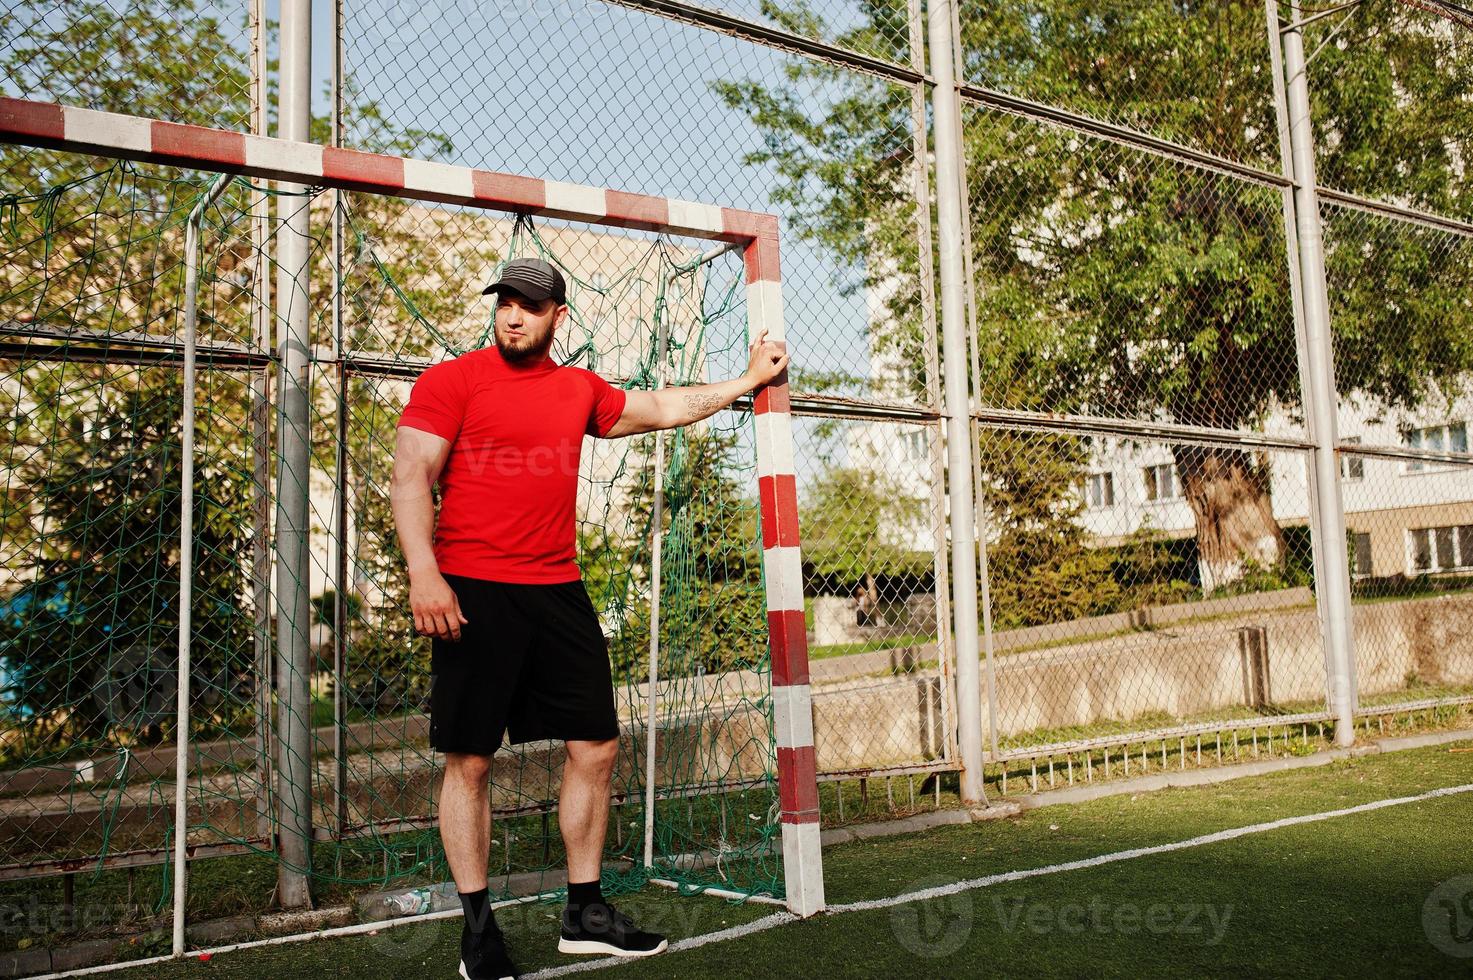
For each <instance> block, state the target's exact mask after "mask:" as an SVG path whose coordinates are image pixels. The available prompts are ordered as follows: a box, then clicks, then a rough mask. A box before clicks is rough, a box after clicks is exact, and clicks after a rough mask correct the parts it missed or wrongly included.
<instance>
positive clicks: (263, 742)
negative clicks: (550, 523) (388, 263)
mask: <svg viewBox="0 0 1473 980" xmlns="http://www.w3.org/2000/svg"><path fill="white" fill-rule="evenodd" d="M250 18H251V134H252V135H254V136H265V135H266V88H267V86H266V71H267V68H266V4H265V2H264V0H252V2H251V7H250ZM250 200H251V251H252V253H253V255H254V256H255V269H254V271H253V273H252V276H251V343H252V344H253V345H254V346H255V348H256V349H257V350H259V351H266V350H269V349H270V346H271V322H272V321H271V283H270V279H269V276H270V275H271V262H270V256H269V254H268V253H269V242H270V239H271V231H270V222H271V204H270V199H269V198H268V197H267V195H266V194H265V193H264V192H263V191H257V190H252V191H251V196H250ZM250 419H251V421H250V425H251V483H252V487H251V489H252V493H251V613H252V623H251V625H252V627H253V632H254V635H253V637H252V641H253V648H252V655H253V663H254V664H255V670H256V697H255V711H256V766H257V773H258V776H257V778H258V780H259V783H258V786H259V791H258V796H257V798H256V806H257V811H256V833H257V835H258V836H260V837H263V838H265V839H266V841H267V843H268V845H269V846H271V847H272V848H273V849H274V848H275V846H276V833H275V827H274V824H273V822H272V820H271V808H272V803H271V801H272V798H273V795H274V786H275V781H274V779H273V777H272V770H273V768H274V766H273V764H272V761H271V694H272V688H273V686H274V685H273V684H272V683H271V676H272V670H271V659H272V651H271V610H270V606H271V503H270V502H271V373H270V371H269V370H267V369H265V368H262V369H261V370H258V371H252V372H251V414H250Z"/></svg>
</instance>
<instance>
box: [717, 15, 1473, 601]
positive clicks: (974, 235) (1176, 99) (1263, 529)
mask: <svg viewBox="0 0 1473 980" xmlns="http://www.w3.org/2000/svg"><path fill="white" fill-rule="evenodd" d="M769 6H770V7H771V10H770V12H771V13H772V14H773V15H774V16H777V17H778V18H779V19H786V20H787V22H788V23H789V25H790V26H792V25H797V24H799V23H801V22H802V21H803V18H808V17H812V16H813V15H812V14H811V12H810V11H809V10H808V8H807V7H806V6H803V5H797V6H791V7H785V8H781V9H778V8H776V7H775V6H773V5H769ZM864 9H865V11H866V12H867V14H868V16H869V18H870V19H869V21H868V22H867V23H864V24H863V25H862V26H860V27H858V28H855V37H858V38H861V39H862V41H863V43H864V44H869V45H873V43H875V40H876V37H877V36H884V35H882V34H881V35H877V34H876V32H875V24H876V23H877V18H880V17H881V16H882V14H883V5H882V4H874V5H871V6H867V7H865V8H864ZM1349 16H1350V18H1351V21H1350V27H1349V29H1347V30H1346V31H1344V32H1343V34H1341V35H1340V36H1338V37H1337V38H1336V39H1335V40H1334V41H1333V42H1332V43H1331V45H1330V47H1328V48H1327V49H1326V52H1325V54H1324V60H1323V61H1322V62H1321V64H1322V65H1323V67H1320V66H1319V65H1317V66H1316V68H1315V75H1314V84H1315V86H1316V91H1317V92H1319V93H1321V94H1320V95H1318V96H1317V100H1316V106H1317V109H1318V112H1317V115H1316V119H1315V123H1316V129H1317V135H1318V140H1319V150H1320V158H1321V160H1322V161H1324V162H1323V164H1322V174H1324V175H1329V176H1330V178H1331V179H1334V178H1337V177H1339V176H1342V175H1345V176H1347V180H1348V181H1349V182H1350V183H1352V184H1353V185H1354V186H1356V187H1357V188H1358V189H1362V190H1367V191H1371V192H1376V193H1385V194H1390V195H1394V196H1396V197H1398V198H1400V199H1402V200H1406V201H1407V202H1408V203H1412V204H1416V205H1420V206H1427V207H1434V208H1441V209H1443V210H1445V211H1447V212H1449V213H1452V214H1454V215H1466V214H1467V213H1468V211H1469V208H1470V206H1473V195H1470V194H1469V188H1468V183H1467V181H1468V178H1467V176H1466V174H1465V172H1464V170H1463V169H1462V167H1461V166H1460V165H1459V164H1458V161H1459V160H1460V159H1461V160H1466V159H1468V158H1469V154H1470V151H1473V144H1470V134H1473V103H1469V102H1468V100H1467V99H1466V98H1462V97H1461V94H1460V93H1465V92H1466V91H1467V85H1468V79H1469V72H1470V71H1473V57H1470V54H1469V51H1468V45H1467V43H1466V40H1464V41H1461V42H1459V43H1458V44H1448V43H1447V42H1446V41H1445V40H1439V37H1442V36H1441V35H1433V34H1429V33H1428V32H1427V30H1426V26H1427V21H1426V20H1425V19H1423V18H1424V15H1422V14H1419V13H1417V12H1414V11H1410V10H1408V9H1407V8H1406V7H1403V6H1399V5H1397V4H1395V3H1393V2H1392V0H1368V2H1366V3H1363V4H1361V5H1360V6H1359V7H1357V8H1355V9H1354V10H1353V11H1352V12H1351V13H1350V14H1349ZM961 23H962V36H963V50H964V53H965V74H966V76H967V77H968V78H970V79H973V80H976V81H979V82H981V83H982V84H985V85H990V86H992V87H995V88H999V89H1003V90H1005V91H1009V92H1016V93H1018V94H1021V95H1024V96H1027V97H1030V98H1035V99H1039V100H1041V101H1046V102H1052V103H1055V104H1062V105H1065V106H1068V107H1070V108H1073V109H1077V110H1080V111H1083V112H1086V113H1093V114H1094V115H1096V116H1098V117H1101V118H1106V119H1109V120H1111V121H1116V122H1121V123H1125V124H1128V125H1133V126H1136V127H1138V128H1142V129H1145V130H1148V131H1151V132H1153V133H1156V134H1159V135H1162V136H1165V137H1167V138H1170V139H1174V140H1178V141H1180V142H1184V143H1187V144H1189V145H1194V146H1203V147H1206V148H1207V149H1210V150H1212V151H1213V152H1216V153H1219V154H1222V155H1224V156H1228V157H1231V158H1235V159H1239V160H1245V161H1248V162H1252V163H1257V164H1260V165H1264V166H1268V167H1273V166H1274V165H1275V162H1276V160H1277V148H1276V147H1275V146H1274V138H1273V134H1274V133H1275V132H1276V124H1275V121H1274V120H1275V116H1274V110H1273V103H1272V91H1273V90H1272V84H1271V81H1270V78H1269V76H1268V52H1267V50H1266V45H1267V43H1268V42H1267V40H1266V32H1265V27H1264V23H1263V8H1262V5H1261V4H1259V3H1256V2H1253V0H1231V2H1222V0H1212V2H1210V3H1209V2H1191V0H1187V2H1184V0H1173V2H1169V3H1168V2H1166V0H1148V2H1134V0H1132V2H1124V0H1120V2H1115V0H1038V2H1034V3H1030V4H1026V5H1023V4H980V3H979V4H964V5H963V7H962V9H961ZM841 40H844V41H845V43H849V41H847V40H845V39H842V38H841ZM1434 54H1436V57H1435V58H1434ZM894 56H895V57H896V58H897V59H900V58H901V57H902V55H901V53H900V52H898V51H897V52H896V54H895V55H894ZM789 76H790V78H791V82H790V84H788V85H785V86H782V87H778V88H764V87H763V86H760V85H758V84H756V83H752V82H744V81H738V80H725V81H721V82H718V83H716V88H717V90H718V91H719V92H720V93H721V94H722V95H723V96H724V97H725V98H726V101H727V102H728V104H729V105H731V106H733V107H737V108H741V109H743V110H745V111H747V112H748V113H749V114H750V115H751V117H752V119H753V121H754V123H755V124H756V125H757V126H758V128H759V129H760V130H761V131H762V132H763V134H764V137H765V142H764V146H763V148H762V149H761V150H759V151H757V152H755V153H753V154H751V155H750V156H749V160H751V161H752V162H754V163H766V164H770V165H773V166H775V167H776V168H777V170H778V172H779V173H780V174H781V175H782V176H783V177H784V178H785V183H784V185H783V186H781V187H780V188H779V190H778V191H777V192H776V193H775V195H774V196H775V198H777V199H778V200H779V202H780V203H784V204H787V205H789V206H790V213H791V215H792V219H791V220H792V221H793V223H794V224H795V225H796V226H797V229H798V231H799V233H800V234H802V235H804V236H805V237H807V238H809V239H811V240H814V241H816V242H818V243H821V244H822V245H825V246H827V247H828V248H830V249H832V250H833V251H835V252H836V253H837V254H839V255H840V256H843V257H846V258H849V259H851V260H853V261H857V262H862V264H863V266H864V268H865V269H867V270H885V269H892V268H903V267H904V263H906V262H910V261H913V254H914V252H915V248H914V246H913V243H912V241H911V240H910V239H909V238H908V237H907V236H906V235H904V234H901V233H899V230H898V229H897V227H896V219H895V218H894V215H896V214H902V215H908V213H909V212H908V211H907V210H906V208H904V207H903V206H897V198H903V197H904V188H905V187H907V186H908V179H909V178H908V169H909V167H910V165H911V163H910V160H911V154H910V151H909V148H908V145H907V144H908V139H909V137H908V133H907V125H908V120H907V113H908V105H907V104H906V103H905V100H903V99H901V98H899V97H897V95H896V91H895V89H894V87H893V86H889V85H888V84H886V83H883V82H880V81H877V80H874V79H871V78H868V77H865V76H859V75H855V74H851V73H845V72H842V71H840V70H838V69H834V68H831V67H829V66H826V65H820V64H817V63H809V62H800V61H796V60H795V62H794V63H793V65H792V67H791V68H790V70H789ZM1327 79H1328V80H1327ZM818 83H824V84H828V85H837V86H838V87H839V89H840V90H841V92H842V94H841V95H840V96H839V97H837V98H834V99H832V100H831V101H828V102H826V103H822V104H820V105H817V106H816V107H815V106H814V105H813V103H812V102H811V101H809V100H807V97H806V93H807V92H808V91H809V90H810V89H812V88H815V87H816V86H817V84H818ZM964 131H965V133H964V140H965V146H964V152H965V154H966V163H967V172H968V177H969V181H970V183H969V194H970V200H971V202H972V207H973V213H972V215H971V240H972V247H973V254H972V261H973V266H974V269H975V272H976V277H977V281H976V283H975V290H974V299H975V303H976V312H977V323H978V330H979V336H978V344H979V349H980V351H981V360H982V377H981V378H979V379H978V380H979V384H980V385H981V390H982V394H983V398H984V400H985V401H986V402H988V403H990V404H993V405H1000V406H1002V407H1006V408H1013V409H1034V410H1044V411H1052V412H1085V413H1089V414H1094V415H1120V416H1127V417H1148V418H1161V419H1165V420H1169V421H1173V422H1179V423H1185V424H1190V425H1198V426H1209V427H1214V428H1224V429H1239V428H1250V427H1253V426H1256V425H1258V424H1260V423H1261V422H1262V420H1263V419H1264V418H1265V417H1266V416H1267V415H1268V413H1269V412H1271V411H1273V410H1276V409H1282V410H1287V411H1290V412H1296V411H1298V409H1299V406H1300V404H1301V392H1300V390H1299V384H1298V373H1297V352H1296V349H1295V342H1294V331H1293V327H1292V321H1291V307H1290V300H1289V286H1288V283H1289V276H1288V270H1287V269H1286V257H1285V249H1284V241H1283V230H1282V218H1281V212H1280V207H1281V205H1280V199H1279V196H1278V194H1277V193H1276V192H1274V191H1272V190H1269V189H1265V188H1262V187H1258V186H1254V185H1251V184H1248V183H1246V182H1242V181H1238V180H1234V179H1231V178H1227V177H1224V176H1221V175H1218V174H1215V173H1211V172H1208V171H1204V170H1200V169H1197V168H1194V167H1189V166H1186V165H1183V164H1177V163H1170V162H1164V161H1163V160H1161V159H1160V158H1157V157H1154V156H1149V155H1146V154H1144V153H1141V152H1137V151H1133V150H1127V149H1123V148H1121V147H1118V146H1116V145H1114V144H1110V143H1106V142H1102V141H1098V140H1094V139H1091V138H1088V137H1085V136H1082V135H1080V134H1078V133H1075V132H1072V131H1069V130H1065V129H1061V128H1056V127H1050V126H1046V125H1042V124H1036V123H1033V122H1030V121H1026V120H1023V119H1020V118H1019V117H1015V116H1011V115H1007V114H1003V113H999V112H994V111H991V110H988V109H984V108H968V110H967V111H966V114H965V118H964ZM1407 146H1412V147H1414V149H1413V150H1411V151H1410V156H1411V157H1412V160H1413V162H1412V165H1410V166H1404V165H1403V164H1402V163H1401V162H1400V159H1399V158H1400V157H1401V156H1403V155H1407V150H1406V147H1407ZM899 223H900V224H904V223H905V222H904V221H901V222H899ZM1407 234H1412V233H1411V232H1410V231H1407V232H1404V235H1407ZM1404 235H1403V236H1402V237H1404ZM1390 238H1391V239H1392V240H1390V241H1387V242H1385V243H1384V244H1382V245H1379V246H1378V250H1377V252H1376V257H1377V258H1378V259H1381V260H1383V261H1384V262H1386V263H1388V264H1390V265H1391V266H1392V267H1393V268H1396V269H1397V272H1396V276H1395V278H1396V281H1397V283H1398V285H1404V286H1405V287H1406V288H1407V289H1409V290H1411V291H1412V292H1413V293H1414V298H1413V297H1409V298H1408V299H1407V301H1406V302H1404V303H1392V304H1388V303H1387V302H1386V296H1385V294H1384V292H1383V283H1381V282H1377V281H1375V279H1374V278H1361V279H1357V278H1355V277H1354V276H1353V275H1350V274H1347V271H1348V269H1349V268H1351V267H1353V266H1354V265H1355V264H1356V262H1357V259H1356V257H1355V249H1356V248H1358V247H1359V245H1360V243H1359V242H1356V243H1354V246H1352V245H1350V244H1347V245H1346V247H1344V248H1341V249H1334V250H1332V251H1331V253H1330V261H1331V274H1332V277H1334V278H1335V281H1336V282H1337V284H1339V285H1341V286H1342V289H1341V291H1340V293H1339V294H1337V296H1336V298H1335V299H1336V319H1335V330H1336V338H1337V349H1338V350H1339V352H1340V359H1339V361H1338V363H1337V369H1338V370H1339V376H1338V379H1337V380H1338V383H1339V386H1340V389H1341V392H1342V394H1351V393H1365V394H1368V395H1371V396H1373V397H1376V398H1381V399H1383V400H1385V401H1387V402H1388V403H1390V404H1392V405H1411V404H1416V403H1418V402H1420V401H1421V400H1423V399H1425V398H1427V397H1430V396H1431V395H1432V394H1433V393H1434V392H1436V391H1439V390H1441V391H1450V390H1454V389H1455V388H1456V386H1457V385H1458V384H1459V383H1460V379H1462V378H1464V377H1465V376H1466V375H1467V373H1468V372H1469V371H1470V370H1473V340H1470V339H1469V338H1470V337H1473V309H1470V308H1469V306H1468V304H1467V303H1466V302H1465V299H1466V280H1465V278H1463V277H1462V273H1461V272H1459V271H1456V270H1455V269H1453V268H1452V266H1453V263H1449V262H1446V261H1443V262H1442V263H1441V265H1440V266H1439V264H1438V262H1437V261H1435V259H1436V256H1434V255H1432V254H1431V251H1432V250H1431V249H1429V248H1427V247H1423V248H1421V249H1414V250H1410V251H1409V252H1395V253H1394V256H1393V250H1394V249H1395V248H1396V245H1397V239H1398V236H1395V235H1393V236H1390ZM867 274H868V275H874V273H873V272H870V273H867ZM918 303H919V297H918V296H916V295H915V294H914V291H911V290H904V289H901V290H894V291H892V292H890V293H889V310H888V312H889V314H890V316H889V322H888V323H887V324H886V331H884V332H883V333H884V334H885V336H884V337H877V342H887V343H891V344H910V345H912V349H914V344H915V340H914V338H901V337H898V336H897V334H899V333H900V332H901V331H902V330H903V329H904V328H905V327H906V325H912V324H918V323H919V322H920V317H919V315H918ZM912 329H916V328H914V327H913V328H912ZM1391 337H1395V338H1398V340H1397V342H1395V343H1388V342H1387V340H1388V338H1391ZM1409 351H1410V352H1412V356H1408V352H1409ZM1173 452H1174V455H1175V459H1176V465H1177V469H1178V471H1179V474H1180V477H1181V481H1182V485H1183V489H1184V492H1185V496H1186V499H1187V502H1188V503H1189V504H1190V505H1191V508H1192V512H1193V515H1194V518H1195V522H1196V529H1197V539H1198V552H1199V564H1200V570H1201V576H1202V581H1203V587H1204V589H1207V590H1209V591H1210V590H1212V589H1214V588H1217V587H1221V586H1225V585H1228V584H1230V583H1232V582H1233V581H1235V580H1236V579H1238V578H1240V577H1241V576H1242V575H1244V574H1246V573H1247V571H1248V570H1249V569H1251V568H1253V567H1255V566H1260V567H1262V566H1267V567H1272V566H1278V565H1280V564H1281V563H1282V561H1283V558H1284V544H1283V535H1282V532H1281V530H1280V529H1279V527H1278V525H1277V523H1276V521H1275V519H1274V517H1273V511H1272V506H1271V503H1270V492H1271V487H1270V485H1269V476H1268V470H1267V467H1266V466H1265V465H1264V464H1263V462H1262V461H1261V460H1259V459H1258V458H1256V457H1255V456H1253V455H1252V454H1249V453H1245V452H1241V451H1237V450H1233V449H1226V448H1208V447H1192V446H1176V447H1174V449H1173ZM983 465H984V466H991V465H992V461H991V460H988V459H987V457H985V456H984V464H983Z"/></svg>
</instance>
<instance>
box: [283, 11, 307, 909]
mask: <svg viewBox="0 0 1473 980" xmlns="http://www.w3.org/2000/svg"><path fill="white" fill-rule="evenodd" d="M280 55H281V80H280V92H281V110H280V116H279V123H278V126H277V136H278V137H280V138H281V139H286V140H297V141H301V142H305V141H306V140H307V139H308V123H309V121H310V113H311V96H312V5H311V3H310V0H282V3H281V52H280ZM306 190H307V188H306V187H305V186H303V185H301V184H285V185H283V186H282V192H283V196H282V197H280V198H278V202H279V204H278V207H279V210H280V214H279V226H280V227H279V230H278V232H277V241H276V256H277V280H276V303H277V309H278V310H279V311H280V312H281V314H282V315H281V317H280V318H279V319H278V321H277V323H278V334H277V357H278V365H279V372H280V374H279V377H280V379H281V384H280V386H279V388H278V391H279V392H280V395H279V401H278V403H277V412H276V423H277V451H278V454H279V458H280V461H281V462H280V473H281V477H280V479H279V481H278V484H277V497H276V677H277V688H276V690H277V717H278V722H277V739H276V745H277V773H278V779H279V787H278V793H277V824H278V826H279V828H280V830H279V833H280V840H279V842H278V844H277V874H276V886H277V898H278V899H279V900H280V902H281V904H282V905H283V906H284V907H286V908H302V907H304V906H309V905H311V904H312V892H311V885H310V882H309V879H308V873H309V871H310V870H311V867H312V769H313V766H312V729H311V719H312V692H311V677H310V675H311V667H312V664H311V656H312V651H311V647H310V645H309V644H308V621H309V616H310V612H311V605H310V599H311V596H310V595H309V583H308V578H307V573H308V563H309V561H310V556H309V555H308V552H307V532H308V527H309V525H308V520H309V514H308V492H309V485H308V480H309V478H310V474H309V466H310V459H309V455H310V452H311V445H310V441H309V439H308V424H309V419H310V410H311V406H310V404H309V402H308V397H309V381H310V378H309V371H310V367H311V365H310V362H309V360H308V352H309V349H310V344H311V336H310V329H311V319H310V316H309V313H310V310H309V308H308V290H307V284H308V272H309V270H308V263H309V261H310V258H311V255H310V248H309V246H310V244H311V243H310V240H309V239H308V235H309V228H308V220H307V218H308V200H309V199H308V198H307V196H306V194H305V192H306Z"/></svg>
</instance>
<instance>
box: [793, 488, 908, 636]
mask: <svg viewBox="0 0 1473 980" xmlns="http://www.w3.org/2000/svg"><path fill="white" fill-rule="evenodd" d="M928 503H929V501H922V500H917V499H915V498H913V497H911V496H910V495H908V494H907V493H906V492H905V491H904V489H903V488H901V487H899V486H898V485H896V484H895V482H894V481H892V480H891V479H889V478H888V477H887V476H886V475H885V474H883V473H881V472H879V471H878V470H875V469H872V468H856V467H833V468H831V469H829V470H827V471H826V472H824V473H823V474H822V475H821V476H820V477H819V478H818V479H817V480H816V481H815V482H814V485H813V487H812V488H811V489H810V490H808V492H807V493H805V494H804V500H803V502H802V509H801V514H800V517H799V525H800V526H801V527H802V528H803V560H804V563H805V564H806V565H808V567H809V569H810V570H811V572H812V574H813V575H815V576H817V577H819V578H821V579H824V580H827V581H829V582H835V583H844V584H845V585H854V584H858V585H859V586H860V587H861V588H862V589H863V591H864V594H865V595H866V596H867V597H868V603H869V608H871V609H874V608H877V607H878V606H879V603H880V590H879V581H878V579H879V578H880V577H887V578H893V577H903V578H912V579H918V578H922V577H924V576H926V575H929V574H931V573H932V572H933V570H934V569H933V562H934V558H933V555H932V551H933V549H932V547H931V546H930V545H929V541H930V528H929V527H928V526H927V525H926V523H925V516H926V511H927V509H928V508H927V504H928ZM912 534H919V535H920V539H921V540H922V541H923V542H928V543H927V544H926V545H925V546H924V547H923V548H922V549H921V550H913V549H912V548H910V547H908V546H907V537H908V536H909V535H912Z"/></svg>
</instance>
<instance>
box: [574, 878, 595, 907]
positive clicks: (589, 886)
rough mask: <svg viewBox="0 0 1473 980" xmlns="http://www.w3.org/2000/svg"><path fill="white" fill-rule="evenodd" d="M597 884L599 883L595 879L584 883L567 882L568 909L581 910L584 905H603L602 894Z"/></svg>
mask: <svg viewBox="0 0 1473 980" xmlns="http://www.w3.org/2000/svg"><path fill="white" fill-rule="evenodd" d="M599 884H600V882H599V881H598V880H597V879H595V880H593V881H584V882H575V881H570V882H568V906H569V907H570V908H575V909H581V908H583V907H584V906H586V905H602V904H604V893H603V890H602V889H601V888H600V887H599Z"/></svg>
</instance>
